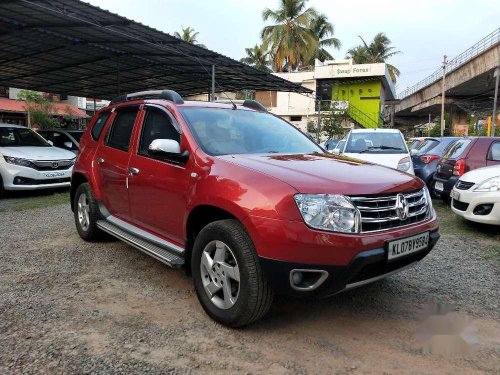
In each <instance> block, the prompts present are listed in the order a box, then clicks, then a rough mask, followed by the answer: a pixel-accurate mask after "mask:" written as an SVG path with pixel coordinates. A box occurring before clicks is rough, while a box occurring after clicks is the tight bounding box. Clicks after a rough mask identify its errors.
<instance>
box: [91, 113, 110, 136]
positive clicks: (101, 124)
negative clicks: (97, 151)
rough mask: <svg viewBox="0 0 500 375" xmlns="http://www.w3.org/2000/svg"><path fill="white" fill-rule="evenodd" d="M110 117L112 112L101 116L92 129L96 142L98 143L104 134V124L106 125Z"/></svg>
mask: <svg viewBox="0 0 500 375" xmlns="http://www.w3.org/2000/svg"><path fill="white" fill-rule="evenodd" d="M109 115H110V112H104V113H101V114H100V115H99V118H98V119H97V121H96V122H95V124H94V126H93V127H92V131H91V134H92V138H94V141H97V140H98V139H99V136H100V135H101V133H102V129H103V128H104V124H106V121H107V120H108V118H109Z"/></svg>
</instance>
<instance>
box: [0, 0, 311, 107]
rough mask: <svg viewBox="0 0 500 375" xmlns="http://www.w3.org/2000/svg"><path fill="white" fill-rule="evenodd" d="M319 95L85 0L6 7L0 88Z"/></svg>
mask: <svg viewBox="0 0 500 375" xmlns="http://www.w3.org/2000/svg"><path fill="white" fill-rule="evenodd" d="M212 65H215V76H216V81H217V87H216V91H221V90H225V91H238V90H244V89H248V90H270V91H293V92H311V91H310V90H309V89H307V88H305V87H302V86H300V85H298V84H295V83H292V82H289V81H286V80H284V79H282V78H279V77H276V76H274V75H271V74H268V73H265V72H262V71H260V70H257V69H255V68H252V67H250V66H248V65H245V64H243V63H240V62H238V61H236V60H233V59H230V58H228V57H225V56H223V55H220V54H218V53H216V52H213V51H210V50H208V49H205V48H203V47H199V46H196V45H193V44H191V43H187V42H184V41H182V40H180V39H177V38H175V37H173V36H171V35H169V34H166V33H163V32H161V31H158V30H156V29H153V28H150V27H148V26H145V25H142V24H140V23H137V22H135V21H132V20H129V19H127V18H125V17H121V16H119V15H116V14H114V13H111V12H108V11H106V10H103V9H100V8H99V7H95V6H93V5H90V4H87V3H84V2H82V1H78V0H2V1H0V86H13V87H19V88H27V89H33V90H39V91H45V92H53V93H58V94H68V95H75V96H86V97H94V98H101V99H110V98H112V97H114V96H116V95H117V94H119V93H127V92H133V91H140V90H144V89H160V88H168V89H172V90H175V91H177V92H179V93H180V94H181V95H196V94H202V93H207V92H209V91H210V84H211V73H212V72H211V70H212Z"/></svg>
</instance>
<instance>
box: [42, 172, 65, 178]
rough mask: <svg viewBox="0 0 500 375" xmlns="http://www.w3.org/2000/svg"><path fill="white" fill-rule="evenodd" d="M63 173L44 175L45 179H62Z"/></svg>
mask: <svg viewBox="0 0 500 375" xmlns="http://www.w3.org/2000/svg"><path fill="white" fill-rule="evenodd" d="M64 174H65V173H64V172H50V173H45V177H46V178H58V177H64Z"/></svg>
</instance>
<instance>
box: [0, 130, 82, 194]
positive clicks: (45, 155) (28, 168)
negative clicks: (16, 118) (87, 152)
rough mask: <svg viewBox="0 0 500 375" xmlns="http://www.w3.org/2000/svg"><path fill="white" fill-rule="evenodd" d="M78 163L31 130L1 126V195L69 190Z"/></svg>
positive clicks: (70, 153)
mask: <svg viewBox="0 0 500 375" xmlns="http://www.w3.org/2000/svg"><path fill="white" fill-rule="evenodd" d="M75 159H76V157H75V154H74V153H72V152H70V151H66V150H63V149H61V148H57V147H53V146H52V145H51V144H50V143H48V142H47V141H46V140H45V139H43V138H42V137H41V136H40V135H39V134H37V133H35V132H34V131H33V130H31V129H28V128H26V127H24V126H18V125H10V124H1V123H0V195H1V194H2V192H3V191H4V190H36V189H49V188H60V187H67V186H69V185H70V179H71V171H72V169H73V164H74V163H75Z"/></svg>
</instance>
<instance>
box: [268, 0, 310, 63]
mask: <svg viewBox="0 0 500 375" xmlns="http://www.w3.org/2000/svg"><path fill="white" fill-rule="evenodd" d="M306 3H307V0H281V2H280V6H279V8H278V9H276V10H271V9H269V8H266V9H264V11H263V12H262V18H263V19H264V21H268V20H272V21H273V22H274V25H269V26H265V27H264V29H263V30H262V40H263V42H264V43H263V45H264V48H266V49H267V48H270V50H271V54H273V55H274V61H273V63H274V68H275V70H276V71H277V72H281V71H283V70H295V69H297V68H298V67H300V66H302V65H303V64H304V62H305V61H308V60H310V58H311V56H312V55H313V54H314V51H315V50H316V47H317V45H318V42H317V40H316V36H315V35H314V33H313V32H312V30H311V29H310V27H309V26H310V24H311V22H312V20H313V19H315V18H317V17H318V13H317V12H316V10H314V8H312V7H310V8H307V9H306Z"/></svg>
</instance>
